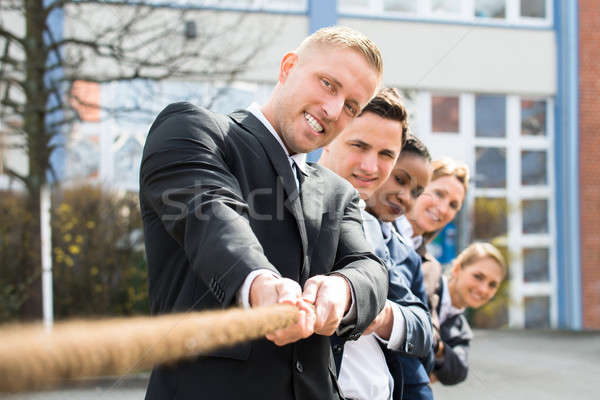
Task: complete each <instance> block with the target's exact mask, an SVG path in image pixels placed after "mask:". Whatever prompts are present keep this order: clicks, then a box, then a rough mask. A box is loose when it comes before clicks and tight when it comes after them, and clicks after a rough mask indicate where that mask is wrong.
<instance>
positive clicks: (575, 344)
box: [0, 330, 600, 400]
mask: <svg viewBox="0 0 600 400" xmlns="http://www.w3.org/2000/svg"><path fill="white" fill-rule="evenodd" d="M471 349H472V351H471V370H470V373H469V378H468V379H467V381H466V382H464V383H462V384H460V385H457V386H451V387H443V386H441V385H440V384H439V383H438V384H435V385H434V393H435V397H436V399H437V400H459V399H460V400H471V399H473V400H475V399H476V400H488V399H490V400H496V399H510V400H521V399H524V400H538V399H540V400H554V399H561V400H562V399H577V400H587V399H590V400H591V399H594V400H597V399H600V332H594V333H586V332H584V333H581V332H578V333H574V332H532V331H506V330H502V331H476V332H475V340H474V342H473V345H472V347H471ZM145 383H146V377H145V376H143V375H142V376H137V377H132V378H130V379H122V380H110V379H109V380H103V381H96V382H90V384H88V385H87V387H80V388H77V389H68V390H59V391H49V392H39V393H29V394H23V395H15V396H8V397H6V399H7V400H71V399H73V400H75V399H77V400H91V399H110V400H134V399H143V398H144V392H145V390H144V388H145ZM0 397H2V396H0ZM2 398H5V397H2Z"/></svg>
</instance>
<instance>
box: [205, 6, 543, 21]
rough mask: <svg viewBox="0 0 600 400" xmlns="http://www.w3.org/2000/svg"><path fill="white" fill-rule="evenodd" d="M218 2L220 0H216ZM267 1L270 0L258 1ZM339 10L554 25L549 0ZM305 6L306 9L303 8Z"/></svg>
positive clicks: (415, 16)
mask: <svg viewBox="0 0 600 400" xmlns="http://www.w3.org/2000/svg"><path fill="white" fill-rule="evenodd" d="M213 1H218V0H213ZM256 1H257V2H261V1H263V2H266V3H268V2H269V1H270V0H256ZM320 1H325V0H320ZM337 2H338V10H339V11H340V12H341V13H342V14H343V13H350V14H354V15H355V16H359V17H360V16H366V15H381V16H385V17H392V18H393V17H397V18H403V19H404V18H406V19H410V18H418V19H425V20H428V19H431V20H444V21H451V22H458V23H463V22H468V23H472V22H473V21H474V22H476V23H480V24H484V25H489V24H491V25H507V24H510V25H522V26H543V27H548V28H551V27H552V23H553V21H552V19H553V14H552V2H551V1H550V0H337ZM303 9H306V7H305V8H303Z"/></svg>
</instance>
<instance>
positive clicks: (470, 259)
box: [454, 242, 508, 279]
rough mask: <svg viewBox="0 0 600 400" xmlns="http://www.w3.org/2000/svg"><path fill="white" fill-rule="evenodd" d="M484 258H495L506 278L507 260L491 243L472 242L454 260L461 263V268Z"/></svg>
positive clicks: (503, 276)
mask: <svg viewBox="0 0 600 400" xmlns="http://www.w3.org/2000/svg"><path fill="white" fill-rule="evenodd" d="M484 258H491V259H492V260H494V261H495V262H496V263H497V264H498V265H499V266H500V269H501V270H502V278H503V279H504V278H505V277H506V274H507V272H508V268H507V266H506V261H505V260H504V257H503V256H502V253H500V250H498V249H497V248H496V247H495V246H494V245H492V244H490V243H486V242H474V243H471V244H470V245H469V246H468V247H467V248H466V249H464V250H463V251H461V252H460V254H459V255H458V257H456V259H455V260H454V261H455V262H457V263H458V264H460V268H461V269H463V268H465V267H467V266H469V265H471V264H473V263H475V262H477V261H479V260H481V259H484Z"/></svg>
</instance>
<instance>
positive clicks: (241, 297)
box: [236, 268, 280, 309]
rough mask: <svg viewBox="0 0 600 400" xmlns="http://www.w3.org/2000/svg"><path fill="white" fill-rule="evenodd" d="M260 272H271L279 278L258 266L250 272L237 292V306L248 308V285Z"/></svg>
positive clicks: (249, 285)
mask: <svg viewBox="0 0 600 400" xmlns="http://www.w3.org/2000/svg"><path fill="white" fill-rule="evenodd" d="M262 274H271V275H273V276H274V277H276V278H280V276H279V275H277V274H276V273H274V272H273V271H272V270H270V269H267V268H260V269H256V270H254V271H252V272H250V273H249V274H248V276H247V277H246V279H245V280H244V283H243V284H242V286H241V287H240V289H239V290H238V292H237V295H236V302H237V305H238V306H240V307H242V308H245V309H247V308H250V287H251V286H252V282H254V280H255V279H256V278H258V276H259V275H262Z"/></svg>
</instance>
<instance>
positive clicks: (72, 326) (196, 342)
mask: <svg viewBox="0 0 600 400" xmlns="http://www.w3.org/2000/svg"><path fill="white" fill-rule="evenodd" d="M297 317H298V309H297V308H296V307H295V306H291V305H275V306H269V307H262V308H256V309H250V310H242V309H232V310H228V311H210V312H193V313H183V314H168V315H163V316H159V317H135V318H120V319H106V320H100V321H71V322H64V323H60V324H57V325H55V326H54V328H53V329H52V331H51V332H46V331H45V330H44V329H43V328H42V327H41V326H40V325H35V326H34V325H12V326H9V327H0V392H20V391H26V390H33V389H39V388H48V387H51V386H55V385H57V384H59V383H61V382H64V381H66V380H70V379H75V378H84V377H96V376H103V375H122V374H127V373H131V372H134V371H139V370H147V369H150V368H151V367H152V366H154V365H156V364H162V363H168V362H173V361H176V360H180V359H184V358H189V357H193V356H197V355H199V354H203V353H206V352H209V351H211V350H214V349H217V348H220V347H225V346H231V345H234V344H236V343H240V342H243V341H248V340H253V339H257V338H261V337H264V335H265V334H266V333H269V332H273V331H275V330H277V329H280V328H284V327H287V326H289V325H291V324H293V323H295V321H296V320H297Z"/></svg>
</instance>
